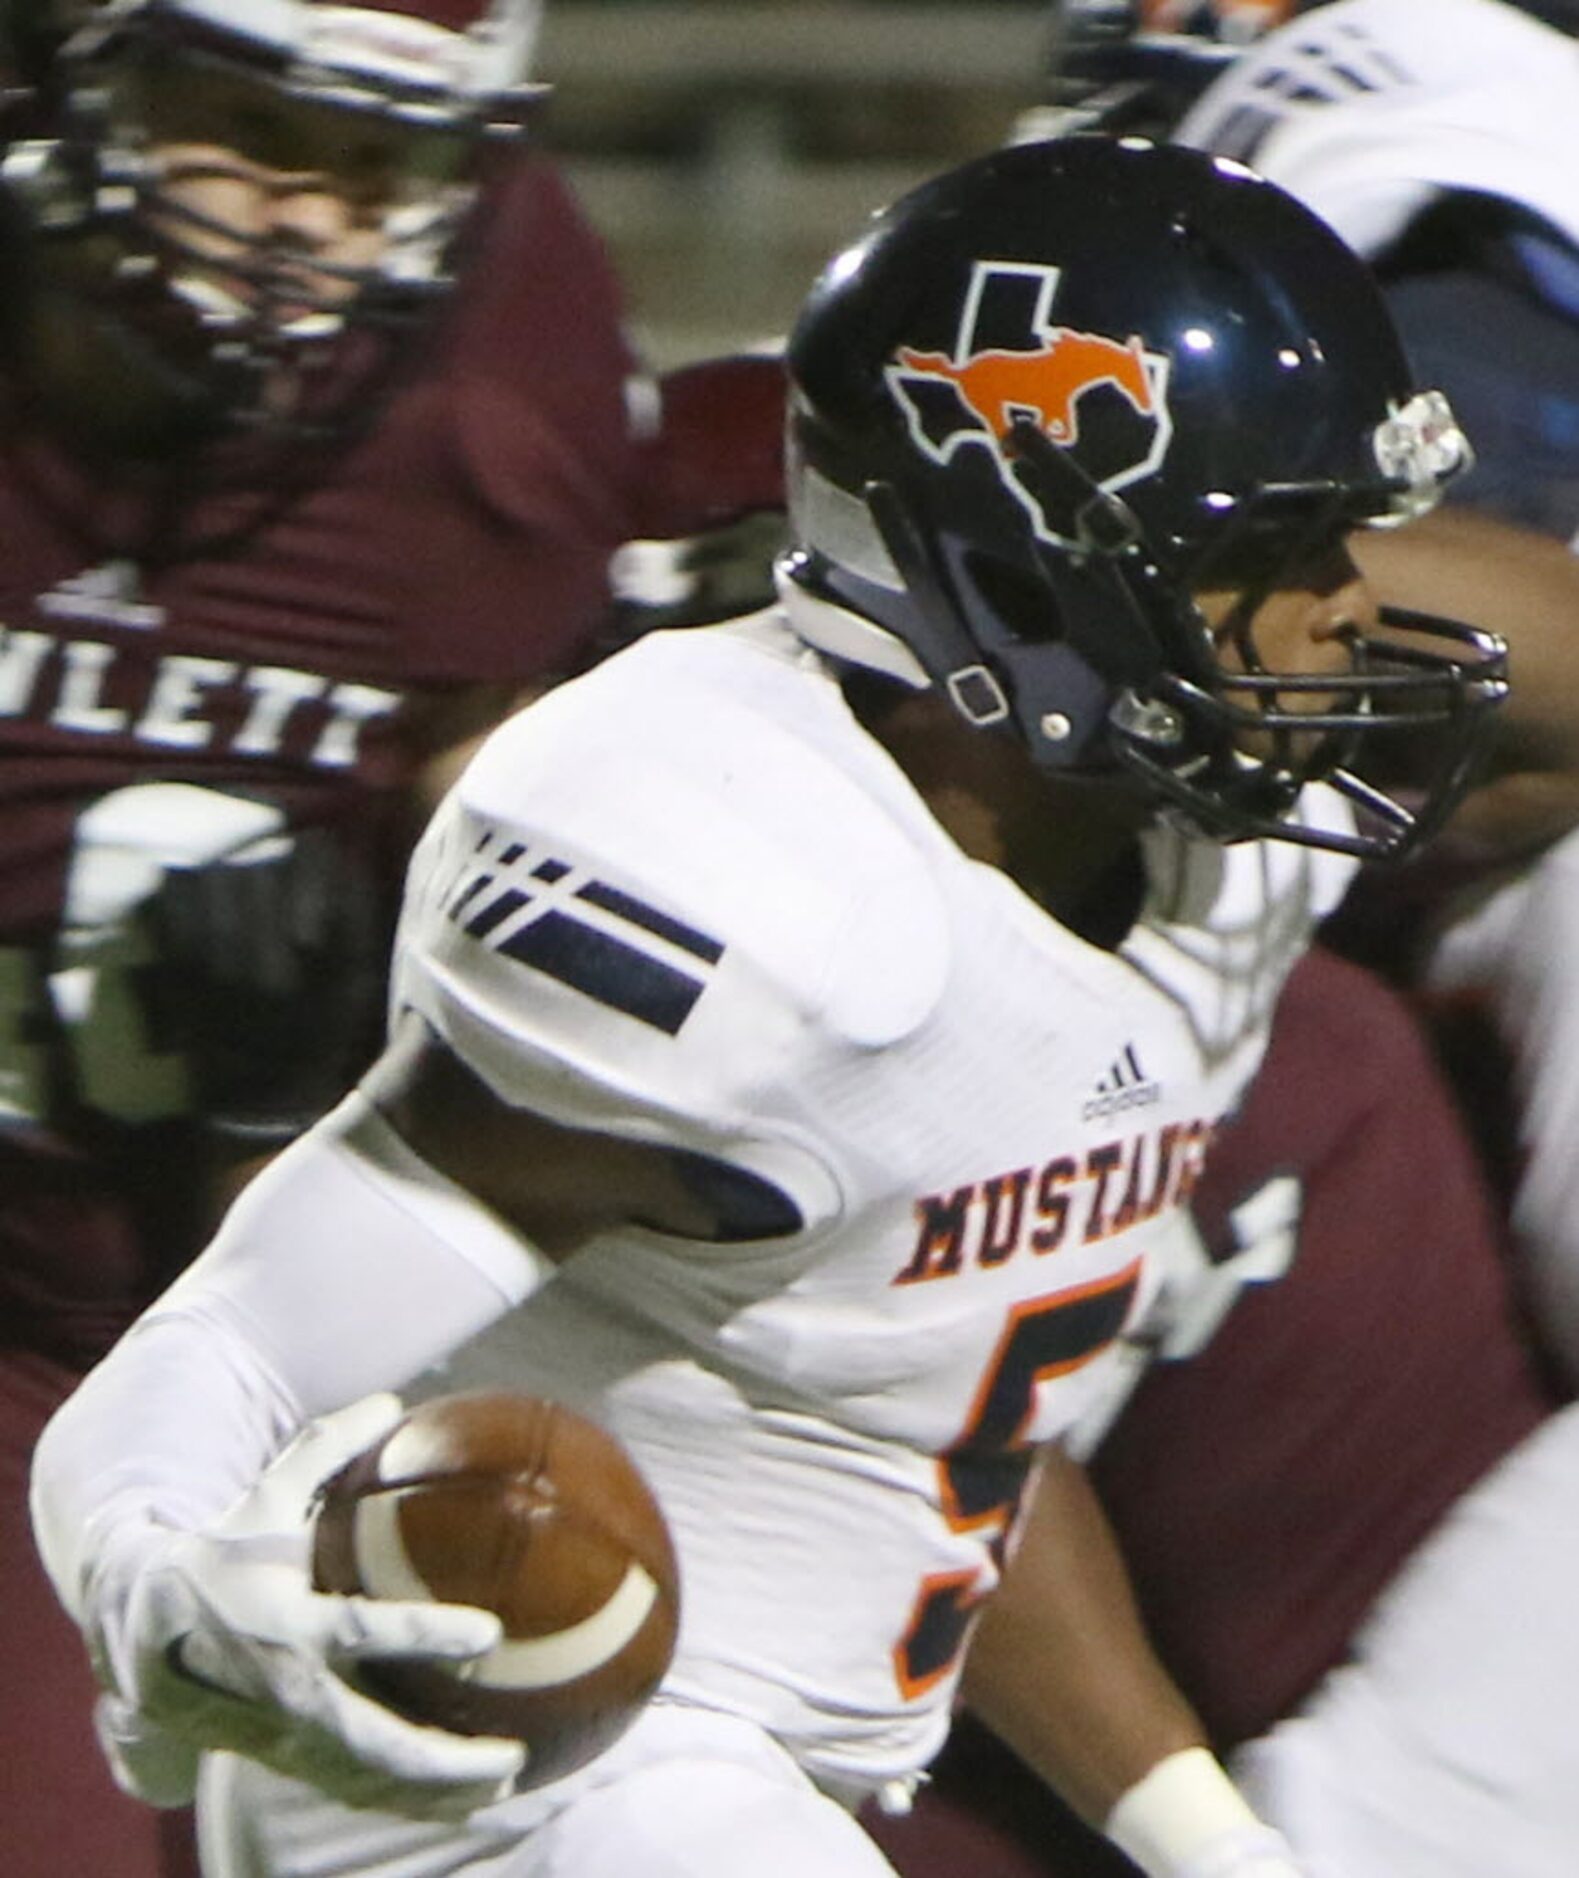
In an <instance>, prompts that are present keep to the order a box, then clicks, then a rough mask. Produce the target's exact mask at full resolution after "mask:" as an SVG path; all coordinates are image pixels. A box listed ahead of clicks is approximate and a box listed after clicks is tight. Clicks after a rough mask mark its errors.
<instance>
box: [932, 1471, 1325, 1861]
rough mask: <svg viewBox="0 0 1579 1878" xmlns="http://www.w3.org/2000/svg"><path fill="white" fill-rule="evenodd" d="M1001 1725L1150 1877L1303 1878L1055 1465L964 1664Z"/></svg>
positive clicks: (982, 1703)
mask: <svg viewBox="0 0 1579 1878" xmlns="http://www.w3.org/2000/svg"><path fill="white" fill-rule="evenodd" d="M965 1691H966V1697H967V1700H968V1701H969V1702H970V1704H971V1706H972V1707H973V1708H974V1709H975V1710H976V1712H977V1713H978V1714H979V1715H980V1716H981V1717H982V1719H983V1720H984V1721H985V1722H986V1723H987V1724H988V1726H989V1727H991V1728H992V1729H994V1731H995V1732H997V1733H998V1734H999V1735H1000V1736H1001V1737H1002V1738H1003V1739H1004V1740H1005V1741H1006V1742H1007V1743H1008V1745H1009V1746H1010V1747H1012V1748H1013V1749H1014V1750H1015V1752H1016V1753H1018V1754H1019V1755H1020V1756H1021V1758H1022V1759H1024V1760H1025V1761H1026V1762H1027V1763H1028V1764H1029V1765H1030V1766H1031V1767H1033V1768H1034V1769H1035V1770H1036V1771H1037V1772H1038V1773H1039V1774H1041V1776H1042V1777H1043V1779H1045V1780H1047V1781H1048V1782H1049V1783H1050V1784H1051V1785H1053V1786H1054V1787H1056V1788H1057V1789H1058V1791H1059V1792H1060V1793H1061V1794H1062V1795H1063V1796H1064V1798H1065V1799H1066V1800H1068V1802H1069V1803H1070V1804H1071V1805H1072V1806H1074V1807H1075V1808H1076V1809H1077V1810H1078V1811H1079V1812H1081V1813H1082V1814H1083V1815H1084V1816H1085V1818H1086V1819H1087V1820H1088V1821H1089V1822H1090V1823H1091V1824H1092V1825H1094V1826H1096V1827H1097V1828H1098V1829H1099V1830H1101V1831H1102V1832H1104V1833H1106V1835H1107V1836H1108V1838H1109V1839H1111V1840H1112V1841H1113V1843H1114V1844H1115V1845H1117V1846H1119V1847H1120V1848H1121V1850H1123V1851H1124V1852H1125V1853H1126V1854H1127V1855H1128V1856H1129V1857H1130V1859H1131V1860H1133V1862H1134V1863H1135V1865H1136V1866H1137V1867H1138V1868H1139V1869H1140V1870H1141V1871H1143V1872H1144V1873H1146V1874H1147V1878H1300V1875H1299V1871H1298V1867H1297V1866H1296V1864H1295V1862H1294V1858H1293V1855H1292V1853H1291V1852H1290V1850H1289V1847H1288V1845H1287V1844H1286V1842H1285V1841H1284V1840H1283V1838H1282V1837H1281V1835H1280V1834H1278V1833H1276V1832H1274V1831H1272V1830H1271V1829H1270V1828H1269V1827H1267V1826H1266V1825H1264V1824H1263V1823H1262V1822H1261V1821H1260V1820H1258V1819H1257V1818H1256V1816H1255V1815H1254V1814H1253V1813H1252V1812H1251V1810H1250V1808H1249V1806H1248V1805H1247V1804H1246V1803H1245V1801H1244V1800H1243V1799H1242V1798H1241V1797H1240V1795H1239V1793H1238V1791H1237V1790H1236V1788H1235V1787H1234V1785H1233V1783H1232V1782H1231V1781H1230V1780H1229V1778H1228V1776H1227V1774H1226V1773H1225V1772H1224V1771H1223V1769H1222V1767H1221V1766H1220V1765H1219V1763H1218V1761H1217V1760H1216V1758H1215V1757H1214V1756H1213V1754H1212V1753H1211V1751H1210V1749H1209V1748H1208V1747H1207V1746H1206V1745H1205V1734H1204V1731H1203V1729H1202V1727H1201V1724H1200V1722H1199V1720H1198V1719H1197V1717H1196V1715H1195V1713H1194V1711H1193V1710H1192V1709H1191V1707H1190V1705H1189V1703H1188V1702H1186V1701H1185V1699H1184V1697H1183V1695H1182V1694H1181V1693H1180V1691H1179V1690H1178V1688H1177V1687H1176V1686H1175V1685H1174V1682H1173V1680H1172V1678H1171V1677H1170V1676H1169V1675H1168V1674H1167V1672H1166V1671H1165V1670H1164V1669H1163V1667H1162V1665H1161V1663H1160V1662H1159V1661H1158V1660H1157V1658H1156V1656H1155V1655H1154V1654H1153V1652H1152V1649H1151V1645H1150V1644H1149V1642H1148V1641H1147V1638H1146V1634H1145V1630H1144V1628H1143V1626H1142V1624H1141V1621H1140V1616H1139V1612H1138V1610H1137V1609H1136V1606H1135V1601H1134V1598H1133V1596H1132V1594H1131V1591H1130V1585H1129V1575H1128V1573H1127V1572H1126V1571H1125V1569H1124V1565H1123V1561H1122V1559H1121V1558H1120V1556H1119V1552H1118V1547H1117V1545H1116V1544H1115V1542H1114V1539H1113V1534H1112V1531H1111V1529H1110V1528H1109V1526H1108V1523H1107V1517H1106V1515H1105V1514H1104V1513H1103V1511H1102V1508H1101V1506H1100V1504H1099V1503H1098V1501H1097V1499H1096V1496H1095V1494H1094V1493H1093V1492H1092V1491H1091V1488H1090V1485H1089V1483H1088V1482H1087V1480H1086V1477H1085V1473H1084V1471H1083V1469H1081V1468H1080V1467H1079V1466H1078V1465H1077V1464H1076V1463H1075V1462H1073V1461H1071V1460H1069V1459H1068V1458H1067V1457H1066V1456H1064V1455H1062V1454H1054V1455H1052V1456H1051V1457H1050V1458H1049V1460H1048V1461H1047V1463H1046V1466H1045V1467H1044V1470H1043V1472H1042V1475H1041V1477H1040V1480H1039V1482H1038V1485H1037V1489H1036V1492H1035V1495H1034V1498H1033V1500H1032V1503H1031V1505H1030V1508H1029V1509H1028V1512H1027V1516H1026V1522H1025V1529H1024V1531H1023V1533H1022V1535H1021V1543H1020V1547H1019V1550H1018V1552H1017V1554H1016V1556H1015V1559H1014V1562H1013V1563H1012V1565H1011V1566H1010V1569H1009V1572H1008V1574H1007V1576H1006V1578H1005V1581H1004V1584H1003V1586H1002V1588H1001V1589H1000V1591H999V1592H998V1594H997V1596H996V1597H995V1599H994V1601H993V1603H992V1604H990V1605H989V1606H988V1609H987V1611H986V1613H985V1614H984V1616H983V1619H982V1622H981V1625H980V1627H979V1629H978V1632H977V1635H976V1638H975V1640H974V1642H973V1644H972V1647H971V1654H970V1656H969V1658H968V1659H967V1664H966V1676H965Z"/></svg>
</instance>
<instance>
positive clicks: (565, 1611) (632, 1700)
mask: <svg viewBox="0 0 1579 1878" xmlns="http://www.w3.org/2000/svg"><path fill="white" fill-rule="evenodd" d="M313 1578H314V1582H315V1583H316V1585H317V1587H318V1589H319V1590H320V1591H338V1592H348V1593H353V1592H360V1593H362V1594H363V1595H365V1596H369V1597H375V1598H424V1599H425V1598H433V1599H438V1600H441V1601H445V1602H450V1603H458V1604H475V1605H480V1606H481V1607H482V1608H483V1609H485V1610H490V1611H494V1612H496V1613H497V1614H498V1616H499V1617H500V1619H501V1620H502V1622H503V1624H504V1636H503V1639H502V1640H501V1641H500V1643H499V1644H498V1645H497V1646H496V1647H495V1648H494V1649H493V1650H491V1651H490V1652H489V1653H488V1654H487V1655H486V1656H484V1657H480V1658H477V1659H476V1660H475V1661H473V1662H469V1663H464V1664H461V1665H459V1666H456V1665H452V1664H451V1665H444V1664H428V1663H422V1664H412V1663H404V1662H402V1663H395V1662H374V1663H369V1664H365V1665H364V1667H363V1671H362V1675H361V1680H362V1683H363V1685H364V1687H365V1688H366V1689H367V1691H368V1693H369V1694H371V1695H374V1696H376V1697H377V1698H378V1699H379V1700H380V1701H382V1702H384V1703H386V1704H387V1705H388V1706H389V1707H391V1708H394V1709H398V1710H399V1711H400V1713H402V1714H403V1715H407V1716H409V1717H411V1718H412V1719H413V1720H416V1721H421V1722H428V1723H432V1724H434V1725H436V1726H438V1727H441V1728H447V1729H449V1730H451V1731H452V1732H453V1733H457V1734H471V1735H477V1734H488V1735H508V1736H512V1737H515V1738H517V1739H519V1740H521V1741H524V1742H525V1743H526V1746H527V1755H528V1758H527V1766H526V1772H525V1775H524V1777H523V1779H522V1782H521V1784H522V1785H523V1786H539V1785H541V1784H542V1783H543V1782H544V1781H548V1780H554V1779H557V1778H559V1777H560V1776H561V1775H563V1774H568V1773H570V1772H572V1771H573V1770H574V1769H576V1768H578V1767H581V1766H584V1765H585V1764H586V1762H588V1761H590V1760H592V1759H593V1758H594V1757H595V1756H596V1755H598V1754H601V1753H602V1752H603V1750H604V1749H605V1748H607V1747H608V1746H610V1744H611V1743H612V1742H614V1741H615V1740H616V1739H617V1738H618V1737H619V1736H620V1735H621V1734H622V1733H623V1732H624V1731H625V1729H626V1728H627V1727H628V1726H629V1725H630V1723H631V1722H632V1721H634V1720H635V1718H636V1716H637V1715H638V1714H639V1713H640V1711H641V1709H642V1706H643V1704H644V1703H645V1702H646V1701H647V1699H648V1697H649V1696H650V1695H651V1694H652V1693H653V1691H654V1690H655V1689H656V1688H657V1686H658V1684H659V1682H660V1681H661V1680H662V1677H663V1674H664V1671H665V1670H666V1669H667V1668H668V1666H669V1659H670V1657H671V1656H672V1654H673V1652H674V1639H675V1630H676V1625H677V1623H678V1618H679V1603H680V1594H679V1575H678V1571H677V1568H676V1564H675V1557H674V1549H673V1546H672V1545H671V1543H670V1539H669V1531H668V1528H667V1526H666V1525H665V1523H664V1518H663V1514H662V1513H661V1512H660V1511H659V1508H658V1505H657V1502H656V1501H655V1500H654V1499H653V1497H652V1494H651V1492H650V1491H649V1489H648V1487H647V1483H646V1482H645V1481H644V1480H643V1478H642V1476H641V1474H640V1473H639V1472H638V1471H637V1469H636V1466H635V1463H634V1462H633V1461H632V1460H631V1458H630V1456H629V1455H628V1454H627V1453H626V1452H625V1450H624V1449H623V1448H622V1447H621V1446H620V1444H619V1443H618V1442H617V1441H616V1440H615V1439H614V1438H613V1436H611V1435H609V1434H607V1433H606V1432H605V1431H604V1430H603V1429H601V1428H599V1427H598V1426H597V1425H596V1424H595V1423H593V1422H590V1421H588V1420H586V1419H585V1418H584V1417H583V1416H581V1415H578V1414H576V1413H575V1412H574V1411H572V1410H571V1409H568V1408H566V1407H564V1406H563V1405H562V1404H559V1403H554V1402H546V1401H543V1400H542V1399H540V1398H539V1397H536V1396H528V1395H517V1394H514V1393H511V1392H508V1391H500V1392H494V1391H486V1392H479V1393H474V1394H466V1395H451V1396H442V1397H439V1398H436V1399H435V1400H433V1401H430V1402H425V1403H422V1404H421V1405H419V1406H418V1407H416V1408H414V1409H413V1410H412V1411H411V1412H410V1413H409V1414H408V1415H407V1416H406V1417H405V1418H404V1420H402V1421H401V1422H399V1423H398V1424H397V1425H396V1426H395V1427H394V1428H393V1429H392V1430H391V1431H390V1432H389V1433H388V1434H387V1435H385V1436H384V1438H383V1439H382V1440H381V1441H378V1442H376V1443H375V1444H374V1445H373V1446H372V1447H371V1448H368V1449H367V1450H365V1451H364V1452H363V1453H361V1454H359V1455H357V1456H356V1458H355V1459H354V1460H352V1461H351V1462H350V1463H349V1464H348V1465H347V1466H345V1467H343V1468H342V1469H341V1470H340V1471H339V1472H338V1473H337V1474H335V1475H333V1476H331V1478H330V1479H329V1480H328V1481H326V1482H325V1484H324V1486H323V1488H322V1490H321V1494H320V1503H319V1507H318V1511H317V1516H316V1523H315V1526H314V1531H313Z"/></svg>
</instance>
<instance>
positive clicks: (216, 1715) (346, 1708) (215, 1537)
mask: <svg viewBox="0 0 1579 1878" xmlns="http://www.w3.org/2000/svg"><path fill="white" fill-rule="evenodd" d="M401 1412H402V1411H401V1405H400V1402H399V1401H398V1399H397V1398H396V1397H394V1396H392V1395H379V1396H369V1397H367V1398H365V1399H364V1400H363V1401H361V1402H357V1403H353V1404H352V1405H351V1407H350V1408H348V1409H343V1410H341V1411H340V1412H339V1413H338V1414H337V1415H334V1416H330V1417H327V1418H326V1419H325V1420H323V1421H321V1422H316V1423H314V1424H312V1425H311V1426H310V1427H308V1428H307V1429H306V1430H305V1431H304V1432H303V1433H302V1434H301V1435H300V1436H299V1437H298V1438H297V1440H296V1441H295V1442H293V1443H292V1444H291V1446H290V1447H288V1448H287V1449H286V1450H285V1452H284V1453H283V1454H281V1455H280V1456H279V1458H278V1459H277V1460H276V1461H275V1462H274V1464H273V1465H272V1466H271V1467H270V1468H269V1469H268V1471H267V1472H266V1473H265V1474H264V1475H263V1476H262V1478H261V1479H260V1480H259V1481H258V1483H257V1485H256V1486H255V1487H254V1488H253V1489H252V1490H251V1491H250V1492H249V1493H248V1494H247V1495H246V1496H245V1497H244V1498H243V1499H242V1500H241V1501H239V1502H238V1503H237V1504H236V1506H234V1507H233V1508H232V1509H231V1511H230V1512H229V1513H227V1514H226V1515H225V1516H224V1518H223V1519H221V1520H219V1521H218V1522H217V1523H216V1524H215V1525H213V1526H211V1527H210V1528H208V1529H207V1530H206V1531H204V1532H167V1533H155V1534H150V1535H143V1536H140V1537H146V1538H148V1539H151V1543H145V1544H141V1545H140V1546H139V1549H138V1551H137V1553H136V1554H135V1555H134V1557H133V1558H132V1559H131V1560H130V1561H128V1562H127V1563H129V1567H130V1568H129V1569H122V1570H117V1569H116V1567H115V1563H114V1556H113V1555H112V1557H111V1560H110V1561H109V1563H108V1564H107V1568H106V1571H105V1573H104V1575H103V1576H101V1579H100V1583H99V1585H98V1586H96V1587H95V1588H94V1594H93V1595H90V1599H89V1603H90V1607H94V1610H95V1617H94V1634H93V1636H92V1638H91V1642H92V1644H93V1647H94V1653H95V1657H96V1660H97V1661H98V1663H99V1665H100V1672H101V1676H102V1677H103V1679H104V1680H105V1682H106V1683H107V1685H108V1687H109V1688H110V1690H111V1691H112V1693H110V1694H109V1695H107V1696H106V1697H105V1698H104V1700H103V1702H102V1703H101V1705H100V1712H99V1717H98V1722H99V1733H100V1739H101V1741H102V1742H103V1744H104V1747H105V1750H106V1752H107V1753H108V1754H109V1757H110V1760H111V1764H112V1766H113V1767H114V1769H115V1772H116V1777H117V1779H118V1780H119V1781H120V1782H121V1784H122V1785H123V1786H124V1787H126V1788H127V1790H128V1791H130V1792H132V1793H135V1794H137V1795H138V1796H139V1797H141V1798H144V1799H147V1800H149V1801H150V1802H152V1803H153V1804H155V1805H166V1806H168V1805H173V1804H179V1803H181V1802H182V1801H184V1800H185V1799H187V1798H189V1797H190V1792H191V1789H192V1786H193V1784H194V1783H195V1777H196V1768H197V1759H198V1756H199V1754H200V1753H201V1752H203V1751H206V1750H210V1749H226V1750H230V1751H232V1752H234V1753H238V1754H245V1755H249V1756H250V1757H251V1758H252V1759H254V1760H257V1761H261V1762H262V1763H263V1764H264V1765H265V1766H267V1767H271V1768H273V1769H274V1770H275V1771H276V1772H277V1773H281V1774H287V1775H290V1776H292V1777H293V1778H295V1779H298V1780H304V1781H307V1782H309V1783H310V1784H311V1785H313V1786H315V1787H317V1788H319V1789H320V1790H321V1791H323V1792H324V1793H327V1794H329V1795H331V1796H332V1797H333V1798H335V1799H338V1800H342V1801H344V1802H345V1803H346V1804H347V1805H351V1806H369V1807H379V1808H381V1809H384V1810H386V1811H390V1812H398V1813H403V1814H406V1815H407V1816H409V1817H412V1818H418V1819H454V1818H462V1817H464V1816H465V1815H466V1814H467V1813H470V1812H473V1811H475V1810H476V1808H478V1807H479V1806H485V1805H487V1804H488V1803H489V1802H491V1801H493V1800H497V1799H501V1798H503V1797H504V1796H505V1794H507V1793H508V1792H509V1791H510V1790H511V1787H512V1785H513V1783H514V1781H515V1778H516V1776H517V1775H518V1774H519V1773H520V1771H521V1768H522V1765H523V1763H524V1760H525V1750H524V1749H523V1747H522V1746H521V1744H520V1743H519V1742H514V1741H504V1740H497V1739H494V1738H492V1737H487V1738H467V1737H463V1736H460V1735H453V1734H448V1733H446V1732H444V1731H443V1730H441V1729H437V1728H425V1727H422V1726H419V1725H418V1724H416V1723H413V1722H408V1721H406V1720H404V1719H403V1718H402V1717H400V1716H398V1715H396V1714H395V1713H394V1712H393V1711H392V1710H390V1709H387V1708H384V1707H383V1706H381V1705H380V1704H379V1703H377V1702H375V1701H373V1700H371V1699H370V1698H368V1697H367V1696H364V1695H362V1694H360V1693H359V1692H358V1691H357V1690H356V1689H355V1688H353V1687H352V1686H351V1684H350V1683H349V1682H347V1681H346V1680H345V1679H344V1676H345V1674H346V1673H351V1672H354V1670H355V1666H356V1664H357V1663H358V1661H359V1660H361V1659H362V1658H364V1657H408V1658H409V1657H417V1658H443V1659H446V1660H449V1661H451V1662H457V1663H460V1662H465V1661H467V1660H469V1659H470V1658H472V1657H476V1656H481V1655H483V1654H484V1653H485V1652H486V1651H487V1650H489V1649H491V1648H492V1647H493V1645H494V1644H495V1643H497V1642H498V1640H499V1634H500V1626H499V1620H498V1618H496V1617H495V1616H494V1615H493V1614H492V1613H491V1612H488V1611H482V1610H477V1609H474V1608H472V1607H471V1606H468V1605H459V1604H430V1603H421V1602H410V1603H408V1602H404V1601H397V1600H384V1599H373V1598H359V1597H337V1596H331V1595H327V1594H324V1593H320V1592H316V1591H314V1590H313V1589H312V1584H311V1577H310V1571H309V1564H308V1557H309V1519H310V1509H311V1503H312V1496H313V1493H314V1491H315V1489H316V1488H317V1487H318V1486H319V1485H320V1483H321V1482H322V1481H324V1480H325V1479H327V1477H328V1476H329V1475H330V1474H331V1473H333V1472H334V1471H335V1470H336V1468H338V1467H340V1466H342V1465H343V1464H344V1463H345V1462H346V1461H348V1460H350V1459H351V1457H352V1456H353V1455H355V1454H357V1453H359V1452H360V1451H361V1450H362V1449H363V1448H365V1447H367V1446H368V1445H369V1444H370V1443H372V1442H374V1441H376V1440H377V1439H378V1438H379V1437H380V1436H381V1435H382V1434H384V1433H385V1432H386V1431H387V1430H388V1429H389V1428H391V1427H392V1426H393V1425H394V1423H395V1422H396V1421H397V1420H398V1419H399V1417H400V1414H401ZM107 1579H108V1580H111V1581H114V1582H112V1583H107V1582H106V1580H107Z"/></svg>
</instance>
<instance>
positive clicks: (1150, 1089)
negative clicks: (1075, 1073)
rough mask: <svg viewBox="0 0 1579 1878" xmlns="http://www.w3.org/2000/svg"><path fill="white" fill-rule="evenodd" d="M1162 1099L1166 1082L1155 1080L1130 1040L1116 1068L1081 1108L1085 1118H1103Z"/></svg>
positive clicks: (1114, 1062)
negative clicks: (1148, 1073)
mask: <svg viewBox="0 0 1579 1878" xmlns="http://www.w3.org/2000/svg"><path fill="white" fill-rule="evenodd" d="M1161 1100H1162V1084H1161V1083H1160V1082H1152V1081H1151V1080H1150V1079H1149V1078H1148V1077H1147V1075H1146V1072H1145V1071H1144V1070H1143V1069H1142V1068H1141V1066H1140V1058H1139V1056H1137V1055H1136V1053H1135V1046H1134V1044H1132V1043H1126V1044H1125V1046H1124V1050H1123V1054H1122V1055H1120V1056H1118V1057H1115V1059H1114V1061H1113V1066H1112V1068H1111V1069H1110V1070H1109V1071H1108V1073H1107V1074H1106V1075H1105V1076H1104V1077H1102V1079H1101V1080H1100V1081H1099V1082H1098V1083H1097V1086H1096V1093H1095V1094H1094V1095H1093V1096H1092V1097H1091V1098H1090V1100H1089V1101H1087V1102H1086V1104H1085V1106H1084V1107H1083V1108H1082V1109H1081V1111H1080V1119H1081V1120H1082V1121H1085V1122H1095V1121H1101V1120H1102V1119H1103V1118H1104V1117H1106V1116H1109V1115H1119V1114H1122V1113H1123V1111H1124V1110H1125V1109H1143V1108H1147V1107H1149V1106H1150V1105H1151V1104H1152V1103H1153V1102H1160V1101H1161Z"/></svg>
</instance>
